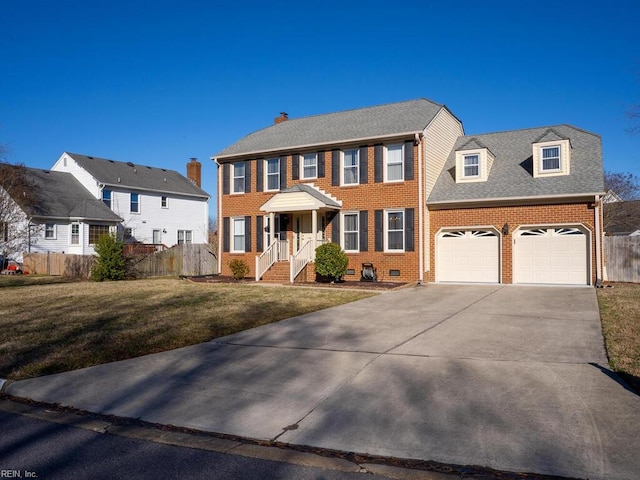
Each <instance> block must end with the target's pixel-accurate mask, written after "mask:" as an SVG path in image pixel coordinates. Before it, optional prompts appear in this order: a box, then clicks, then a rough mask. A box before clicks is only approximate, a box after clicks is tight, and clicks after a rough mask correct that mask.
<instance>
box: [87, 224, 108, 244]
mask: <svg viewBox="0 0 640 480" xmlns="http://www.w3.org/2000/svg"><path fill="white" fill-rule="evenodd" d="M109 232H110V229H109V225H89V245H95V244H96V243H98V239H100V237H101V236H102V235H105V234H107V235H108V234H109Z"/></svg>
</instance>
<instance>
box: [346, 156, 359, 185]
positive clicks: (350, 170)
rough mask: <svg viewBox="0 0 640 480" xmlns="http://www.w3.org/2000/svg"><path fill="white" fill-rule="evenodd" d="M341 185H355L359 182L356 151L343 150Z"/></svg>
mask: <svg viewBox="0 0 640 480" xmlns="http://www.w3.org/2000/svg"><path fill="white" fill-rule="evenodd" d="M342 168H343V173H342V184H343V185H356V184H358V182H359V168H360V162H359V156H358V149H352V150H345V151H344V153H343V161H342Z"/></svg>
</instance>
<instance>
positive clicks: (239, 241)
mask: <svg viewBox="0 0 640 480" xmlns="http://www.w3.org/2000/svg"><path fill="white" fill-rule="evenodd" d="M231 222H232V224H231V232H232V248H231V251H232V252H244V247H245V240H244V235H245V231H244V222H245V220H244V217H237V218H232V219H231Z"/></svg>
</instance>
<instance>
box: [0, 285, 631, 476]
mask: <svg viewBox="0 0 640 480" xmlns="http://www.w3.org/2000/svg"><path fill="white" fill-rule="evenodd" d="M6 393H9V394H10V395H15V396H18V397H27V398H32V399H34V400H40V401H45V402H51V403H59V404H61V405H70V406H74V407H76V408H80V409H86V410H90V411H95V412H100V413H105V414H113V415H119V416H125V417H133V418H140V419H142V420H145V421H149V422H155V423H163V424H172V425H176V426H184V427H191V428H196V429H201V430H206V431H213V432H218V433H226V434H233V435H239V436H244V437H249V438H256V439H269V440H277V441H281V442H285V443H291V444H297V445H308V446H316V447H324V448H331V449H337V450H345V451H351V452H359V453H369V454H375V455H385V456H393V457H401V458H413V459H422V460H433V461H437V462H443V463H453V464H458V465H481V466H486V467H491V468H495V469H500V470H509V471H517V472H534V473H540V474H549V475H560V476H567V477H579V478H587V477H588V478H591V479H595V478H599V479H632V478H633V479H635V478H638V474H639V472H640V455H638V452H640V440H639V436H638V435H637V431H638V427H639V426H640V397H638V396H637V395H635V394H634V393H632V392H631V391H629V390H628V389H627V388H626V387H625V386H624V385H623V384H622V383H621V382H620V381H619V380H618V379H617V377H616V376H615V375H613V374H612V373H611V372H610V371H609V370H608V369H607V361H606V356H605V352H604V347H603V339H602V334H601V327H600V320H599V313H598V308H597V302H596V296H595V292H594V290H593V289H590V288H584V287H577V288H570V287H517V286H499V285H495V286H488V285H477V286H467V285H465V286H463V285H429V286H426V287H415V288H405V289H402V290H398V291H394V292H389V293H384V294H382V295H378V296H376V297H372V298H369V299H365V300H361V301H358V302H354V303H351V304H348V305H342V306H339V307H334V308H331V309H327V310H323V311H320V312H315V313H312V314H308V315H303V316H299V317H295V318H291V319H288V320H285V321H282V322H279V323H277V324H271V325H266V326H263V327H259V328H255V329H252V330H248V331H245V332H241V333H238V334H235V335H230V336H227V337H224V338H220V339H217V340H215V341H212V342H208V343H205V344H200V345H195V346H192V347H186V348H181V349H177V350H173V351H170V352H165V353H160V354H155V355H149V356H146V357H141V358H137V359H131V360H126V361H122V362H115V363H112V364H107V365H100V366H96V367H91V368H87V369H83V370H77V371H73V372H68V373H62V374H58V375H51V376H47V377H40V378H35V379H29V380H23V381H20V382H15V383H11V384H10V385H9V386H8V388H7V391H6Z"/></svg>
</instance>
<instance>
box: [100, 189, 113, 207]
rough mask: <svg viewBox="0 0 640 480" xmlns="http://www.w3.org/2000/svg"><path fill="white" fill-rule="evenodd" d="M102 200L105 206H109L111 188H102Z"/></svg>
mask: <svg viewBox="0 0 640 480" xmlns="http://www.w3.org/2000/svg"><path fill="white" fill-rule="evenodd" d="M102 201H103V202H104V204H105V205H106V206H107V207H109V208H111V190H107V189H106V188H103V189H102Z"/></svg>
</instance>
